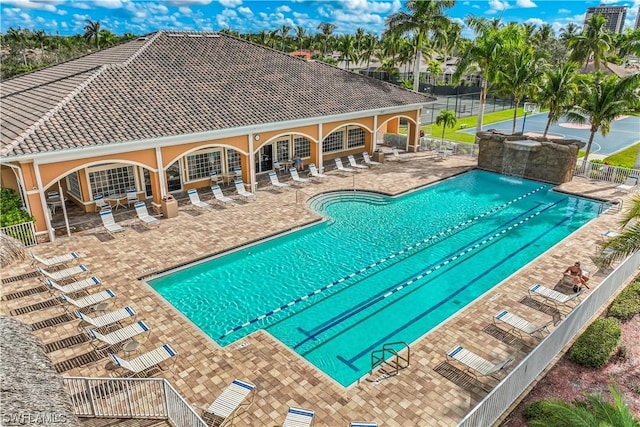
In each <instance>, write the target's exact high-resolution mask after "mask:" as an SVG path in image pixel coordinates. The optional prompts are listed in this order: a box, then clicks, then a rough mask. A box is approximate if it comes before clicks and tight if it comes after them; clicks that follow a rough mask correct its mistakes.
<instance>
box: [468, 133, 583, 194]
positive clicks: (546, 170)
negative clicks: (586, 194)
mask: <svg viewBox="0 0 640 427" xmlns="http://www.w3.org/2000/svg"><path fill="white" fill-rule="evenodd" d="M477 137H478V140H479V142H478V144H479V148H480V151H479V154H478V168H480V169H484V170H488V171H492V172H497V173H503V171H504V170H505V169H508V168H505V165H504V163H503V161H504V160H505V152H506V150H513V149H518V150H527V151H529V156H528V159H527V162H526V166H524V172H523V174H522V177H523V178H528V179H534V180H537V181H544V182H549V183H552V184H562V183H563V182H568V181H571V179H572V178H573V173H574V171H575V168H576V162H577V159H578V150H579V149H580V148H582V147H583V146H584V145H585V143H584V142H582V141H578V140H573V139H571V140H569V139H563V140H560V139H554V140H548V139H545V138H537V137H529V136H527V137H524V136H523V135H521V134H515V135H505V134H502V133H498V132H492V131H489V132H478V134H477ZM507 158H509V156H507ZM507 166H508V165H507Z"/></svg>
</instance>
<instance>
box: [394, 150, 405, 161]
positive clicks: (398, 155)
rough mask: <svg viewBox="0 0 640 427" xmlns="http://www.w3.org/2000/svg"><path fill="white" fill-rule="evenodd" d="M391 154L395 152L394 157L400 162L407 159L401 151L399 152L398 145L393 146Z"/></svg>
mask: <svg viewBox="0 0 640 427" xmlns="http://www.w3.org/2000/svg"><path fill="white" fill-rule="evenodd" d="M391 154H393V158H394V159H396V160H397V161H399V162H404V161H405V160H407V159H405V158H404V157H403V156H401V155H400V153H399V152H398V147H391Z"/></svg>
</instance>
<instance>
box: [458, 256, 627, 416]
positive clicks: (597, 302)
mask: <svg viewBox="0 0 640 427" xmlns="http://www.w3.org/2000/svg"><path fill="white" fill-rule="evenodd" d="M639 266H640V252H636V253H634V254H632V255H631V256H629V257H628V258H627V259H625V260H624V261H623V262H621V263H620V265H618V267H617V268H616V269H615V270H613V271H612V272H611V273H610V274H609V275H608V276H607V277H606V278H605V279H604V280H603V281H602V283H600V284H599V285H598V286H597V287H595V288H594V289H593V290H591V292H589V294H588V295H587V296H586V298H585V299H584V300H583V301H582V302H581V303H580V304H579V305H578V306H577V307H575V308H574V309H573V310H571V312H570V313H569V314H568V315H567V316H566V318H565V319H564V320H563V321H562V322H561V323H560V324H559V325H558V326H557V327H556V328H555V329H553V331H551V333H550V334H549V335H547V336H546V337H545V338H544V339H543V340H542V341H541V342H540V343H539V344H538V345H537V346H536V347H535V348H534V349H533V351H531V353H529V354H528V355H527V356H526V357H525V358H524V360H522V362H520V364H518V365H517V366H516V367H515V368H513V370H512V371H511V372H509V374H508V375H507V376H506V377H505V378H504V379H503V380H502V381H501V382H500V383H499V384H498V385H497V386H496V387H495V388H493V390H491V392H490V393H489V394H488V395H487V396H485V398H484V399H483V400H482V401H480V403H478V404H477V405H476V406H475V407H474V408H473V409H472V410H471V411H470V412H469V413H468V414H467V415H466V416H465V417H464V418H463V419H462V420H461V421H460V423H459V424H458V426H459V427H476V426H491V425H494V424H496V423H497V422H499V421H500V419H501V418H502V417H503V416H505V415H507V411H509V410H510V409H512V408H511V406H512V405H513V404H514V403H516V402H517V401H518V399H519V396H521V395H522V394H523V393H524V392H525V391H526V390H527V388H528V387H529V386H530V385H532V384H533V383H534V382H535V381H536V379H538V376H539V375H540V374H541V373H542V372H543V371H544V370H545V368H547V366H549V365H550V364H551V363H552V362H553V360H554V359H555V358H556V356H558V355H559V354H560V353H561V352H562V350H563V349H564V348H565V347H566V346H567V344H569V343H570V342H571V341H572V340H573V338H574V337H575V336H576V335H577V334H579V333H580V332H581V331H582V330H583V328H584V327H586V326H587V325H588V324H589V323H591V321H592V319H593V318H594V316H596V315H598V314H599V313H600V312H601V311H602V308H603V306H605V305H606V304H608V303H609V301H610V300H611V298H612V296H613V295H615V294H616V293H617V292H618V291H619V290H620V289H621V288H622V287H623V286H624V285H625V283H626V282H627V280H628V279H629V278H631V277H633V276H635V275H636V274H637V270H638V267H639Z"/></svg>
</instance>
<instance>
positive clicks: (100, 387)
mask: <svg viewBox="0 0 640 427" xmlns="http://www.w3.org/2000/svg"><path fill="white" fill-rule="evenodd" d="M62 380H63V382H64V385H65V387H66V388H67V390H68V392H69V395H70V396H71V403H72V405H73V409H74V413H75V414H76V415H77V416H79V417H96V418H145V419H162V420H169V421H170V422H171V423H172V424H173V425H175V426H176V427H206V423H205V422H204V421H202V419H201V418H200V417H199V416H198V414H196V412H195V411H194V410H193V408H192V407H191V406H190V405H189V404H188V403H187V402H186V401H185V400H184V399H183V398H182V397H181V396H180V395H179V394H178V392H176V390H175V389H174V388H173V387H172V386H171V384H169V382H168V381H167V380H165V379H163V378H83V377H63V379H62Z"/></svg>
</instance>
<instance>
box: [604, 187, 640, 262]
mask: <svg viewBox="0 0 640 427" xmlns="http://www.w3.org/2000/svg"><path fill="white" fill-rule="evenodd" d="M638 220H640V196H635V197H634V198H633V201H632V206H631V207H630V208H629V210H628V211H627V212H625V215H624V218H622V219H621V220H620V226H621V227H622V228H623V230H622V232H621V233H620V234H619V235H617V236H615V237H612V238H610V239H607V241H606V242H605V243H604V244H603V245H602V247H601V248H600V251H599V252H598V254H597V255H596V257H595V258H594V261H595V262H596V265H600V266H603V267H609V266H610V265H611V264H612V263H614V262H616V261H620V260H622V259H625V258H626V257H628V256H629V255H631V254H633V253H635V252H637V251H639V250H640V221H638ZM630 223H632V224H631V226H629V224H630Z"/></svg>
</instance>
